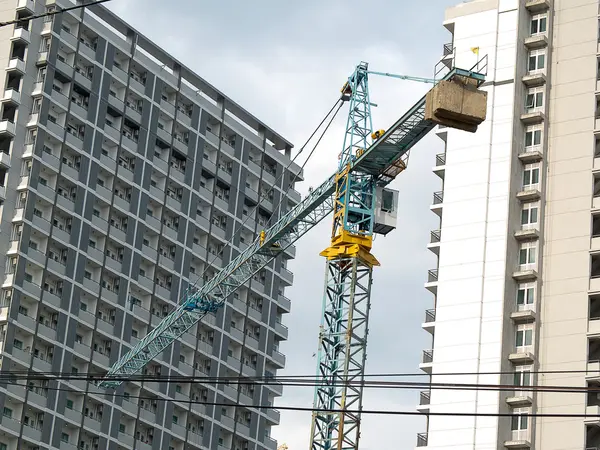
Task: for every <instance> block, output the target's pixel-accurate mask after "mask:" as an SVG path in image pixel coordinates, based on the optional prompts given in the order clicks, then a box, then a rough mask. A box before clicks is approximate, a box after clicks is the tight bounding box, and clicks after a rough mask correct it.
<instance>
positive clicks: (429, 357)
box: [419, 350, 433, 374]
mask: <svg viewBox="0 0 600 450" xmlns="http://www.w3.org/2000/svg"><path fill="white" fill-rule="evenodd" d="M432 368H433V350H423V357H422V360H421V363H420V364H419V369H421V370H422V371H423V372H425V373H428V374H431V369H432Z"/></svg>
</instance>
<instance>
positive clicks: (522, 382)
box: [513, 366, 531, 386]
mask: <svg viewBox="0 0 600 450" xmlns="http://www.w3.org/2000/svg"><path fill="white" fill-rule="evenodd" d="M513 384H514V385H515V386H531V366H517V367H515V375H514V380H513Z"/></svg>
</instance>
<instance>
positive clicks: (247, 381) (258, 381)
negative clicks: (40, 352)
mask: <svg viewBox="0 0 600 450" xmlns="http://www.w3.org/2000/svg"><path fill="white" fill-rule="evenodd" d="M510 374H511V375H514V372H513V373H510ZM102 379H104V376H103V375H96V374H69V373H63V374H59V373H55V372H52V373H50V372H39V373H35V372H28V373H21V372H19V373H16V372H11V373H8V374H7V373H2V374H0V383H7V384H18V383H17V381H24V382H31V381H89V382H91V383H95V382H97V381H100V380H102ZM111 379H113V378H111ZM114 380H115V381H117V380H119V381H121V380H123V381H124V380H128V381H140V382H158V383H167V384H171V383H203V384H228V385H232V384H233V385H238V386H241V385H278V386H293V387H314V386H323V385H327V383H325V382H324V381H323V380H317V379H314V378H312V379H309V378H281V377H280V378H277V379H274V378H270V377H266V378H265V377H209V376H177V375H175V376H156V375H133V376H129V377H125V376H122V377H114ZM335 385H336V386H350V385H352V386H356V385H361V386H363V387H365V388H371V389H408V390H423V389H429V390H481V391H515V390H518V391H522V392H557V393H600V385H590V386H564V385H539V384H537V385H515V384H482V383H454V382H446V383H440V382H437V383H436V382H413V381H390V380H368V379H367V380H364V381H362V382H361V381H359V380H357V381H343V380H336V383H335Z"/></svg>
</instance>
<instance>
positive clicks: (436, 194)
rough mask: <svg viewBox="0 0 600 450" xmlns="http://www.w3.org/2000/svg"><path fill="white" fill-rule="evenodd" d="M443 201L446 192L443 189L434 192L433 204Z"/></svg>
mask: <svg viewBox="0 0 600 450" xmlns="http://www.w3.org/2000/svg"><path fill="white" fill-rule="evenodd" d="M443 201H444V192H443V191H439V192H434V193H433V204H434V205H439V204H441V203H442V202H443Z"/></svg>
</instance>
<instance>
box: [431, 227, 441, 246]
mask: <svg viewBox="0 0 600 450" xmlns="http://www.w3.org/2000/svg"><path fill="white" fill-rule="evenodd" d="M441 239H442V230H433V231H432V232H431V241H430V243H431V244H435V243H437V242H440V240H441Z"/></svg>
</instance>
